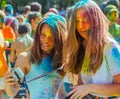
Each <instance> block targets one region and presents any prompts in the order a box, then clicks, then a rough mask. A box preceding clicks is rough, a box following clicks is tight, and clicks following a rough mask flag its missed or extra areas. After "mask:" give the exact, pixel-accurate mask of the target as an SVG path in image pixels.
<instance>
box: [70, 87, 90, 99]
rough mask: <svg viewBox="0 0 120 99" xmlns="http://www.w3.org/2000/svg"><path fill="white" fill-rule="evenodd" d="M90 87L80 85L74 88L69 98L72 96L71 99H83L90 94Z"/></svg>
mask: <svg viewBox="0 0 120 99" xmlns="http://www.w3.org/2000/svg"><path fill="white" fill-rule="evenodd" d="M89 92H90V91H89V85H78V86H73V87H72V90H71V91H70V92H69V94H68V96H70V95H71V97H70V99H82V98H83V97H84V96H86V95H88V94H89Z"/></svg>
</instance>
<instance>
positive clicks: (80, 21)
mask: <svg viewBox="0 0 120 99" xmlns="http://www.w3.org/2000/svg"><path fill="white" fill-rule="evenodd" d="M86 16H87V13H86V11H85V9H84V8H80V9H78V10H77V11H76V29H77V31H78V32H79V34H80V35H81V36H82V37H83V38H87V36H88V30H89V29H90V23H89V21H88V19H87V17H86Z"/></svg>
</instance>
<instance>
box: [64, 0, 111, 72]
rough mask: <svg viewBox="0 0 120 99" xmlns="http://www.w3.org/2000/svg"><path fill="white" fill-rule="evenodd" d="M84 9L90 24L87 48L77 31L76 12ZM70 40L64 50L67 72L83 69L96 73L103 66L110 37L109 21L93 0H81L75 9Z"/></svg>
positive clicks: (69, 34)
mask: <svg viewBox="0 0 120 99" xmlns="http://www.w3.org/2000/svg"><path fill="white" fill-rule="evenodd" d="M82 8H84V9H85V10H86V13H87V18H88V20H89V22H90V30H89V33H88V42H87V46H86V48H85V47H84V46H83V41H84V38H82V37H81V36H80V35H79V33H78V31H77V30H76V19H75V13H76V10H79V9H82ZM70 22H71V23H70V26H69V30H68V38H67V40H66V43H65V44H64V49H63V63H66V66H65V70H66V71H67V72H74V73H79V72H80V71H81V69H82V67H84V66H87V69H88V70H89V71H90V72H92V73H95V72H96V71H97V70H98V69H99V68H100V66H101V63H102V60H103V46H104V45H105V44H106V41H107V37H109V36H108V35H109V34H108V20H107V18H106V17H105V15H104V14H103V12H102V11H101V9H100V8H99V7H98V5H97V4H96V3H95V2H94V1H92V0H81V1H80V2H78V3H77V4H76V5H75V6H74V9H73V12H72V16H71V21H70ZM68 45H69V46H68Z"/></svg>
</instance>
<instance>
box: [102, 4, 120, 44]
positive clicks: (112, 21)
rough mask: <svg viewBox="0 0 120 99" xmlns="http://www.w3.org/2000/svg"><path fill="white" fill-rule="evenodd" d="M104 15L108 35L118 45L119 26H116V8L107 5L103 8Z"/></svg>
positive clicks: (119, 38) (117, 13)
mask: <svg viewBox="0 0 120 99" xmlns="http://www.w3.org/2000/svg"><path fill="white" fill-rule="evenodd" d="M104 13H105V15H106V16H107V18H108V20H109V33H110V34H111V35H112V36H113V37H114V38H115V40H116V41H118V42H119V43H120V25H119V24H117V20H118V17H119V12H118V9H117V7H116V6H114V5H111V4H109V5H107V6H106V7H105V9H104Z"/></svg>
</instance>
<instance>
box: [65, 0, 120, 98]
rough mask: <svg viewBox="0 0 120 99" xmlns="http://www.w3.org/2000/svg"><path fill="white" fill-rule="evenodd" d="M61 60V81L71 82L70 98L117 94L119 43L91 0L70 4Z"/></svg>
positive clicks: (118, 91)
mask: <svg viewBox="0 0 120 99" xmlns="http://www.w3.org/2000/svg"><path fill="white" fill-rule="evenodd" d="M68 45H69V46H68ZM63 63H65V64H66V65H65V70H66V72H67V76H66V77H65V79H64V82H67V83H71V84H73V87H71V91H70V92H69V94H68V96H71V97H70V99H81V98H83V97H85V96H87V95H88V94H92V95H93V96H97V97H102V98H104V97H111V96H120V46H119V45H118V43H117V42H116V41H115V40H113V39H112V38H111V37H110V36H109V33H108V20H107V18H106V17H105V15H104V14H103V12H102V11H101V9H100V8H99V7H98V5H97V4H96V3H95V2H94V1H92V0H80V1H79V2H78V3H77V4H76V5H75V6H74V8H73V12H72V16H71V21H70V24H69V31H68V38H67V40H66V43H65V45H64V48H63ZM72 74H73V75H72ZM74 85H76V86H74ZM67 88H68V87H67ZM85 99H86V98H85Z"/></svg>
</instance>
